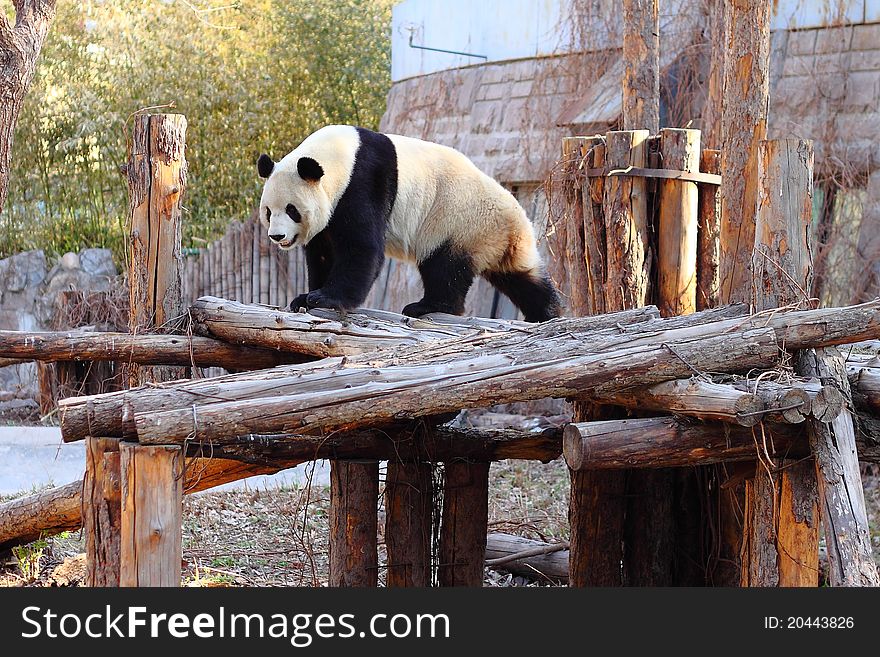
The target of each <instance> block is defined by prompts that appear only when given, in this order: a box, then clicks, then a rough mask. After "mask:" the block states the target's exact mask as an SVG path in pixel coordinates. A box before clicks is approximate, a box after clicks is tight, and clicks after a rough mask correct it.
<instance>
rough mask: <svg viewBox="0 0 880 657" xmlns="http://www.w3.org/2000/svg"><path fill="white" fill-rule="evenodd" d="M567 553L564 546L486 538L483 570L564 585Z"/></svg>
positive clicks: (501, 535)
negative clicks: (485, 568) (486, 568)
mask: <svg viewBox="0 0 880 657" xmlns="http://www.w3.org/2000/svg"><path fill="white" fill-rule="evenodd" d="M569 552H570V551H569V549H568V544H567V543H557V544H550V543H543V542H542V541H533V540H531V539H528V538H523V537H522V536H516V535H514V534H504V533H501V532H493V533H491V534H489V535H488V536H487V537H486V566H488V567H489V568H492V569H493V570H503V571H505V572H510V573H513V574H515V575H522V576H523V577H528V578H530V579H534V580H537V581H540V582H547V581H549V582H552V583H553V584H565V583H567V582H568V559H569Z"/></svg>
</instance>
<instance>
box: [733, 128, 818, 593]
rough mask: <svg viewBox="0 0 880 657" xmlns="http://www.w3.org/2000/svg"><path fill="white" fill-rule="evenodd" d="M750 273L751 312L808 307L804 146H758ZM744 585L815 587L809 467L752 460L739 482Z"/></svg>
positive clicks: (809, 180) (808, 166) (809, 167)
mask: <svg viewBox="0 0 880 657" xmlns="http://www.w3.org/2000/svg"><path fill="white" fill-rule="evenodd" d="M756 208H757V221H756V230H755V248H754V256H753V257H754V260H753V264H752V271H753V272H754V276H755V279H754V289H755V295H756V308H757V310H759V311H761V310H770V309H773V308H777V307H780V306H784V305H787V304H790V303H798V302H802V303H808V296H809V293H808V292H807V291H808V290H809V289H810V283H811V279H812V263H811V260H810V222H811V219H812V210H813V148H812V144H811V143H810V142H806V141H799V140H796V139H790V140H773V141H765V142H762V143H761V148H760V151H759V157H758V198H757V200H756ZM745 508H746V513H745V515H744V528H743V552H742V554H743V563H742V584H743V585H744V586H817V585H818V581H819V552H818V550H819V510H818V498H817V494H816V477H815V470H814V465H813V464H812V463H809V464H807V466H806V467H801V466H800V465H798V464H797V463H796V462H794V461H774V460H772V459H771V458H770V457H769V456H766V455H765V457H764V458H761V459H759V462H758V467H757V469H756V471H755V478H754V480H753V481H748V482H746V507H745Z"/></svg>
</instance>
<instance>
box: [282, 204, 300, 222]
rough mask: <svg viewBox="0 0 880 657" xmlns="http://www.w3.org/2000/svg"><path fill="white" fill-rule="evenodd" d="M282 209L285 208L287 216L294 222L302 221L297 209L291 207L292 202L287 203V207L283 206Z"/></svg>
mask: <svg viewBox="0 0 880 657" xmlns="http://www.w3.org/2000/svg"><path fill="white" fill-rule="evenodd" d="M284 210H285V212H287V216H288V217H290V218H291V219H293V222H294V223H297V224H298V223H299V222H301V221H302V216H301V215H300V213H299V210H297V209H296V208H295V207H293V204H292V203H288V204H287V207H286V208H284Z"/></svg>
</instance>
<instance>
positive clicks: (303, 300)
mask: <svg viewBox="0 0 880 657" xmlns="http://www.w3.org/2000/svg"><path fill="white" fill-rule="evenodd" d="M300 308H305V309H306V310H311V309H312V308H332V309H334V310H346V305H345V304H344V303H342V302H341V301H339V300H337V299H334V298H333V297H331V296H328V295H327V294H325V293H324V291H323V290H320V289H318V290H312V291H311V292H309V293H308V294H300V295H299V296H298V297H297V298H296V299H294V300H293V301H291V302H290V309H291V310H292V311H293V312H299V310H300Z"/></svg>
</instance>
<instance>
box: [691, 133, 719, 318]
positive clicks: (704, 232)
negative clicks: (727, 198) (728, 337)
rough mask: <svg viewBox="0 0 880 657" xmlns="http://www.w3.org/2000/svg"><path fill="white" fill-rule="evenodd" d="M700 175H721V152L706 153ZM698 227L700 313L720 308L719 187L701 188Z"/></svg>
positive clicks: (698, 307) (699, 191) (707, 186)
mask: <svg viewBox="0 0 880 657" xmlns="http://www.w3.org/2000/svg"><path fill="white" fill-rule="evenodd" d="M700 171H702V172H703V173H714V174H720V173H721V151H715V150H710V149H704V150H703V153H702V156H701V157H700ZM698 195H699V223H698V226H697V310H706V309H707V308H715V307H716V306H717V305H718V295H719V289H718V288H719V280H718V267H719V263H720V259H721V247H720V241H719V240H720V235H721V193H720V190H719V187H718V185H705V184H704V185H699V189H698Z"/></svg>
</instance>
